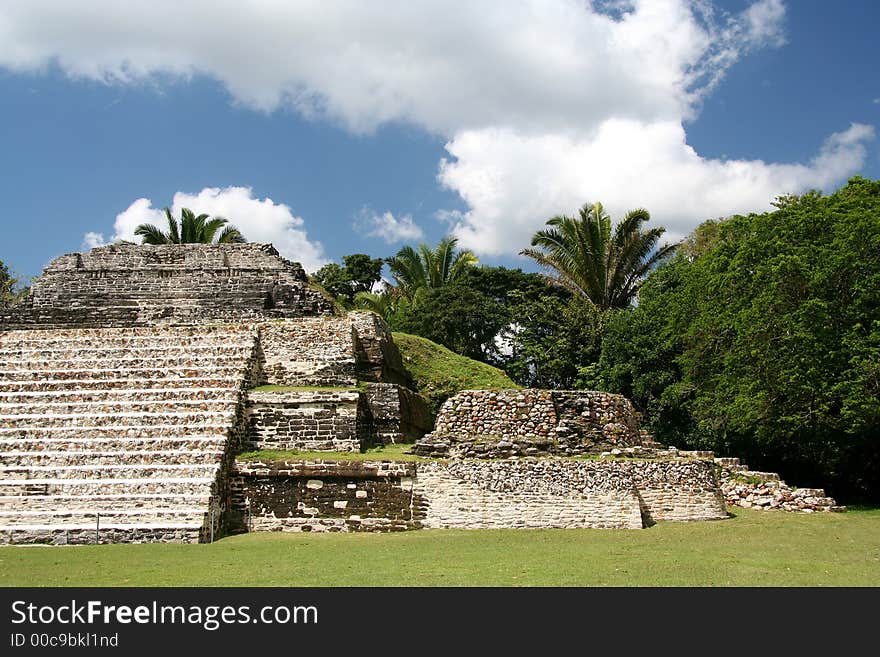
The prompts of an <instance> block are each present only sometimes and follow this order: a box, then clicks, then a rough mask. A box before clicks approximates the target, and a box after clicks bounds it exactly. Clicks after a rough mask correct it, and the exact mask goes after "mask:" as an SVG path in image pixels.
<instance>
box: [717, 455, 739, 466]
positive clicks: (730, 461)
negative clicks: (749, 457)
mask: <svg viewBox="0 0 880 657" xmlns="http://www.w3.org/2000/svg"><path fill="white" fill-rule="evenodd" d="M715 463H717V464H718V465H720V466H721V467H723V468H730V467H733V466H737V465H740V460H739V459H738V458H731V457H716V458H715Z"/></svg>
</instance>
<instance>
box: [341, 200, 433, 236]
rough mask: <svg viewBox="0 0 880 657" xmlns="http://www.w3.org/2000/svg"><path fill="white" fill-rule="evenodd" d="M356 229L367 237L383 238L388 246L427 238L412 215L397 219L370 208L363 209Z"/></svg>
mask: <svg viewBox="0 0 880 657" xmlns="http://www.w3.org/2000/svg"><path fill="white" fill-rule="evenodd" d="M354 227H355V230H357V231H359V232H362V233H364V235H366V236H367V237H381V238H382V239H383V240H385V241H386V242H387V243H388V244H394V243H396V242H407V241H414V240H420V239H422V238H423V237H424V236H425V233H424V231H423V230H422V229H421V228H420V227H419V226H418V225H417V224H416V223H415V222H414V221H413V218H412V215H409V214H405V215H403V216H401V217H395V216H394V215H393V214H392V213H391V212H383V213H382V214H379V213H378V212H374V211H373V210H370V209H369V208H362V209H361V211H360V213H359V214H358V217H357V219H356V221H355V223H354Z"/></svg>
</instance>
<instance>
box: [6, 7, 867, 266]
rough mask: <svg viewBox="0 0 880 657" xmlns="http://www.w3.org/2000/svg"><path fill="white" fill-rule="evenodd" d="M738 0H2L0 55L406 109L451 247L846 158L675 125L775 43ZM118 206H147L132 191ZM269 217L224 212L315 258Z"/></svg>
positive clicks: (707, 200)
mask: <svg viewBox="0 0 880 657" xmlns="http://www.w3.org/2000/svg"><path fill="white" fill-rule="evenodd" d="M744 4H745V6H744V8H743V10H742V11H740V12H738V13H736V12H729V11H725V10H723V9H722V8H720V6H719V5H718V3H715V2H712V1H711V0H593V1H588V0H483V1H481V2H472V0H422V1H420V2H411V1H410V0H388V1H387V2H383V3H381V4H376V3H368V2H361V1H359V0H337V1H334V2H318V1H317V0H289V1H287V2H268V1H266V0H189V1H188V2H177V1H172V0H153V1H152V2H149V3H147V2H118V0H79V1H78V2H76V3H70V2H67V3H66V2H58V1H57V0H54V1H53V0H5V2H3V3H2V5H0V67H4V68H6V69H9V70H12V71H27V72H35V71H41V70H45V69H46V68H47V67H57V68H58V69H59V70H61V71H63V72H64V73H65V74H66V75H68V76H70V77H71V78H86V79H92V80H100V81H103V82H105V83H107V84H129V83H143V82H145V81H146V82H149V83H152V84H156V85H159V86H161V84H162V83H163V82H164V81H165V80H166V79H167V78H168V77H169V76H170V77H172V78H186V77H189V76H195V75H204V76H208V77H210V78H212V79H215V80H217V81H219V82H220V83H221V84H222V85H224V87H225V88H226V89H227V90H228V92H229V94H230V96H231V98H232V99H233V102H236V103H239V104H242V105H245V106H248V107H252V108H255V109H257V110H260V111H273V110H276V109H279V108H282V109H286V110H292V111H295V112H298V113H300V114H301V115H303V116H306V117H309V118H313V119H315V120H328V121H332V122H335V123H337V124H339V125H341V126H344V127H345V128H346V129H348V130H350V131H352V132H356V133H370V132H371V131H373V130H375V129H376V128H377V127H378V126H381V125H383V124H386V123H389V122H405V123H409V124H412V125H415V126H418V127H421V128H423V129H424V130H427V131H429V132H431V133H433V134H438V135H442V136H443V137H444V138H445V139H447V151H448V153H449V156H448V158H447V159H446V160H444V161H442V162H441V163H440V170H439V181H440V184H442V185H444V186H445V187H447V188H448V189H450V190H453V191H454V192H457V193H458V194H459V195H460V196H461V197H462V198H463V199H464V201H465V202H466V204H467V206H468V207H467V208H466V209H465V210H464V211H461V212H456V211H445V210H443V209H439V212H438V214H439V216H441V217H443V218H444V219H445V220H446V221H448V222H449V223H450V225H451V226H452V228H453V230H454V231H455V233H456V234H457V235H458V236H459V237H460V238H461V239H462V242H463V244H464V245H466V246H468V247H469V248H471V249H473V250H475V251H477V252H482V253H509V252H516V251H518V250H519V249H520V248H522V247H523V246H525V245H526V244H527V240H528V238H529V237H530V235H531V232H532V231H533V230H534V229H536V228H538V227H540V226H541V225H542V224H543V221H544V220H545V219H546V218H547V217H548V216H550V215H552V214H555V213H559V212H573V211H574V210H575V209H576V208H577V207H579V206H580V205H582V204H583V203H584V202H586V201H590V200H600V201H602V202H603V203H605V204H606V206H608V207H609V208H610V209H612V210H613V211H614V212H617V213H620V212H623V211H625V210H627V209H629V208H632V207H635V206H639V205H643V206H645V207H646V208H647V209H648V210H649V211H650V212H651V213H652V214H653V216H654V217H655V218H656V219H657V220H658V221H660V222H663V223H664V224H665V225H667V226H668V228H669V230H670V235H671V236H675V237H678V236H681V235H683V234H685V233H687V232H688V231H689V230H690V229H692V228H693V227H694V225H696V224H697V223H698V222H699V221H701V220H704V219H706V218H709V217H712V216H718V215H728V214H732V213H734V212H743V211H748V210H757V209H761V208H766V207H768V203H769V202H770V201H771V200H772V199H773V198H774V197H775V196H777V195H780V194H783V193H797V192H802V191H804V190H805V189H807V188H809V187H822V188H828V187H829V186H832V185H835V184H837V183H839V182H842V181H843V180H845V179H846V177H847V176H849V175H851V174H852V173H854V172H856V171H858V169H859V167H861V166H862V164H863V163H864V161H865V158H866V154H867V151H866V144H867V142H868V140H870V139H871V138H872V136H873V132H872V129H871V127H870V126H864V125H854V126H852V127H850V128H849V129H845V126H829V127H828V132H829V133H831V132H832V131H833V130H843V131H842V132H839V133H835V134H833V135H831V136H830V137H828V140H827V141H826V143H825V144H824V145H821V144H818V143H817V144H816V148H817V154H816V156H815V157H814V158H812V159H811V160H810V161H808V162H801V163H773V162H764V161H762V160H760V159H740V160H726V159H712V158H706V157H702V156H701V155H700V154H699V153H697V152H695V151H694V149H693V148H692V147H691V146H690V145H689V144H688V142H687V134H686V130H685V128H686V126H687V125H688V123H689V122H691V121H693V120H695V119H696V118H697V117H698V116H699V112H700V108H701V103H702V102H703V100H704V99H705V98H706V97H707V96H708V95H709V94H711V93H712V92H713V91H714V90H716V89H717V88H718V86H719V85H720V84H723V80H724V77H725V74H726V73H727V71H728V70H729V69H730V67H731V66H734V65H735V64H736V63H737V62H738V61H739V60H741V59H742V58H743V57H746V56H748V55H749V54H750V53H753V52H754V51H756V50H757V49H760V48H767V47H782V46H783V45H784V43H785V40H786V35H785V22H786V13H787V9H786V5H785V3H784V2H783V0H753V1H751V2H747V3H744ZM794 6H796V5H794V4H793V5H792V7H794ZM744 120H748V119H747V117H744ZM757 155H759V154H756V156H757ZM232 189H238V188H232ZM206 191H209V190H206ZM203 194H204V192H203ZM218 195H219V196H223V197H224V198H225V197H227V196H230V193H229V192H228V190H224V191H223V192H218ZM197 196H201V195H197ZM233 196H234V195H233ZM247 196H248V197H249V192H248V194H247ZM212 198H214V197H213V196H212V194H211V193H208V194H206V195H205V197H204V198H202V199H201V200H203V201H205V202H208V203H211V202H213V201H212ZM250 201H251V202H257V201H255V200H254V199H250ZM230 202H231V198H230ZM267 207H268V208H269V209H271V207H276V208H278V207H284V206H274V204H272V205H271V206H267ZM129 211H130V212H131V214H132V216H135V215H138V213H141V214H143V215H145V216H154V215H153V214H152V212H155V208H152V205H151V203H150V202H149V201H148V200H146V199H142V200H140V201H136V202H135V204H133V206H132V208H129V210H127V211H126V212H129ZM266 211H267V212H268V209H267V210H266ZM274 212H275V211H274V210H273V211H272V212H270V213H269V214H272V216H275V214H273V213H274ZM285 212H287V213H288V214H289V217H287V216H286V214H285ZM124 214H125V213H123V215H124ZM120 216H122V215H120ZM278 217H279V218H278V219H275V220H273V221H274V222H275V223H272V222H270V223H271V225H276V224H277V225H279V226H280V225H284V226H285V227H284V228H277V229H276V230H274V231H269V230H268V229H266V231H267V232H265V233H263V232H261V233H260V234H259V235H258V234H257V233H256V232H255V231H262V230H263V229H261V228H259V227H258V226H256V225H255V226H253V227H252V228H251V227H249V226H243V229H245V233H246V234H247V235H248V237H249V238H251V239H255V238H256V239H264V237H263V236H266V237H268V236H270V235H271V236H272V239H273V241H274V240H275V239H278V238H280V237H284V238H285V239H287V240H291V242H288V243H289V244H295V245H296V246H297V248H304V249H306V251H304V252H303V253H304V254H310V255H295V257H299V258H301V259H303V260H308V258H309V257H311V258H312V260H313V261H314V262H318V261H320V260H321V257H322V254H321V251H320V248H319V247H316V246H314V245H313V250H312V251H311V252H309V251H308V247H307V246H306V245H309V244H311V243H310V242H309V241H308V240H307V239H306V237H305V232H304V227H303V225H302V222H301V220H299V219H298V218H296V217H295V216H294V215H293V214H292V213H290V212H289V210H285V211H281V212H280V213H279V214H278ZM235 219H236V220H237V221H241V220H238V219H237V218H235ZM376 220H377V221H376V223H375V227H374V228H373V229H372V230H373V231H374V234H376V235H378V236H380V237H383V238H384V239H388V240H394V239H397V237H399V236H402V235H405V236H407V237H406V238H408V236H409V235H415V233H416V231H417V230H418V226H416V225H415V224H414V223H412V220H411V217H410V218H409V220H407V216H406V215H404V216H403V217H395V216H394V215H390V214H389V215H387V217H386V215H385V214H383V215H377V216H376ZM120 221H122V222H123V223H125V221H127V219H126V220H120ZM261 225H262V224H261ZM86 239H87V241H89V242H90V243H91V242H96V241H97V240H100V239H102V238H101V236H100V234H97V235H92V236H90V237H87V238H86ZM278 246H279V248H281V249H285V248H288V247H287V246H285V245H284V244H279V245H278Z"/></svg>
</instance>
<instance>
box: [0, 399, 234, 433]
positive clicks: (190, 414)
mask: <svg viewBox="0 0 880 657" xmlns="http://www.w3.org/2000/svg"><path fill="white" fill-rule="evenodd" d="M222 408H227V407H225V406H224V407H222ZM234 420H235V411H234V410H223V411H200V410H192V411H166V412H162V413H154V412H151V411H143V412H137V411H126V412H118V413H56V414H48V413H46V414H39V413H29V414H27V415H0V437H2V429H25V428H36V429H54V428H62V427H63V428H69V429H76V428H79V429H89V428H96V427H133V426H146V427H149V426H167V425H176V424H183V425H186V426H189V427H204V426H208V425H231V424H232V423H233V422H234Z"/></svg>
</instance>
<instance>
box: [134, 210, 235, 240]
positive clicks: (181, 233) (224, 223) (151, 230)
mask: <svg viewBox="0 0 880 657" xmlns="http://www.w3.org/2000/svg"><path fill="white" fill-rule="evenodd" d="M180 215H181V218H180V221H179V222H178V220H177V219H175V218H174V217H173V216H172V215H171V211H170V210H169V209H168V208H165V218H166V219H167V221H168V232H167V233H166V232H164V231H163V230H162V229H161V228H159V227H157V226H154V225H153V224H141V225H140V226H138V227H137V228H135V229H134V234H135V235H137V236H138V237H140V238H142V244H193V243H196V244H211V243H212V242H214V241H215V238H216V242H217V243H218V244H229V243H234V242H245V241H247V240H245V238H244V236H243V235H242V234H241V233H240V232H239V230H238V229H237V228H236V227H235V226H231V225H229V220H228V219H224V218H223V217H212V218H211V217H209V216H208V215H207V214H200V215H198V216H196V215H195V214H194V213H193V212H192V211H191V210H189V209H187V208H183V209H182V210H181V212H180ZM221 228H222V230H221ZM218 231H219V232H218Z"/></svg>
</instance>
